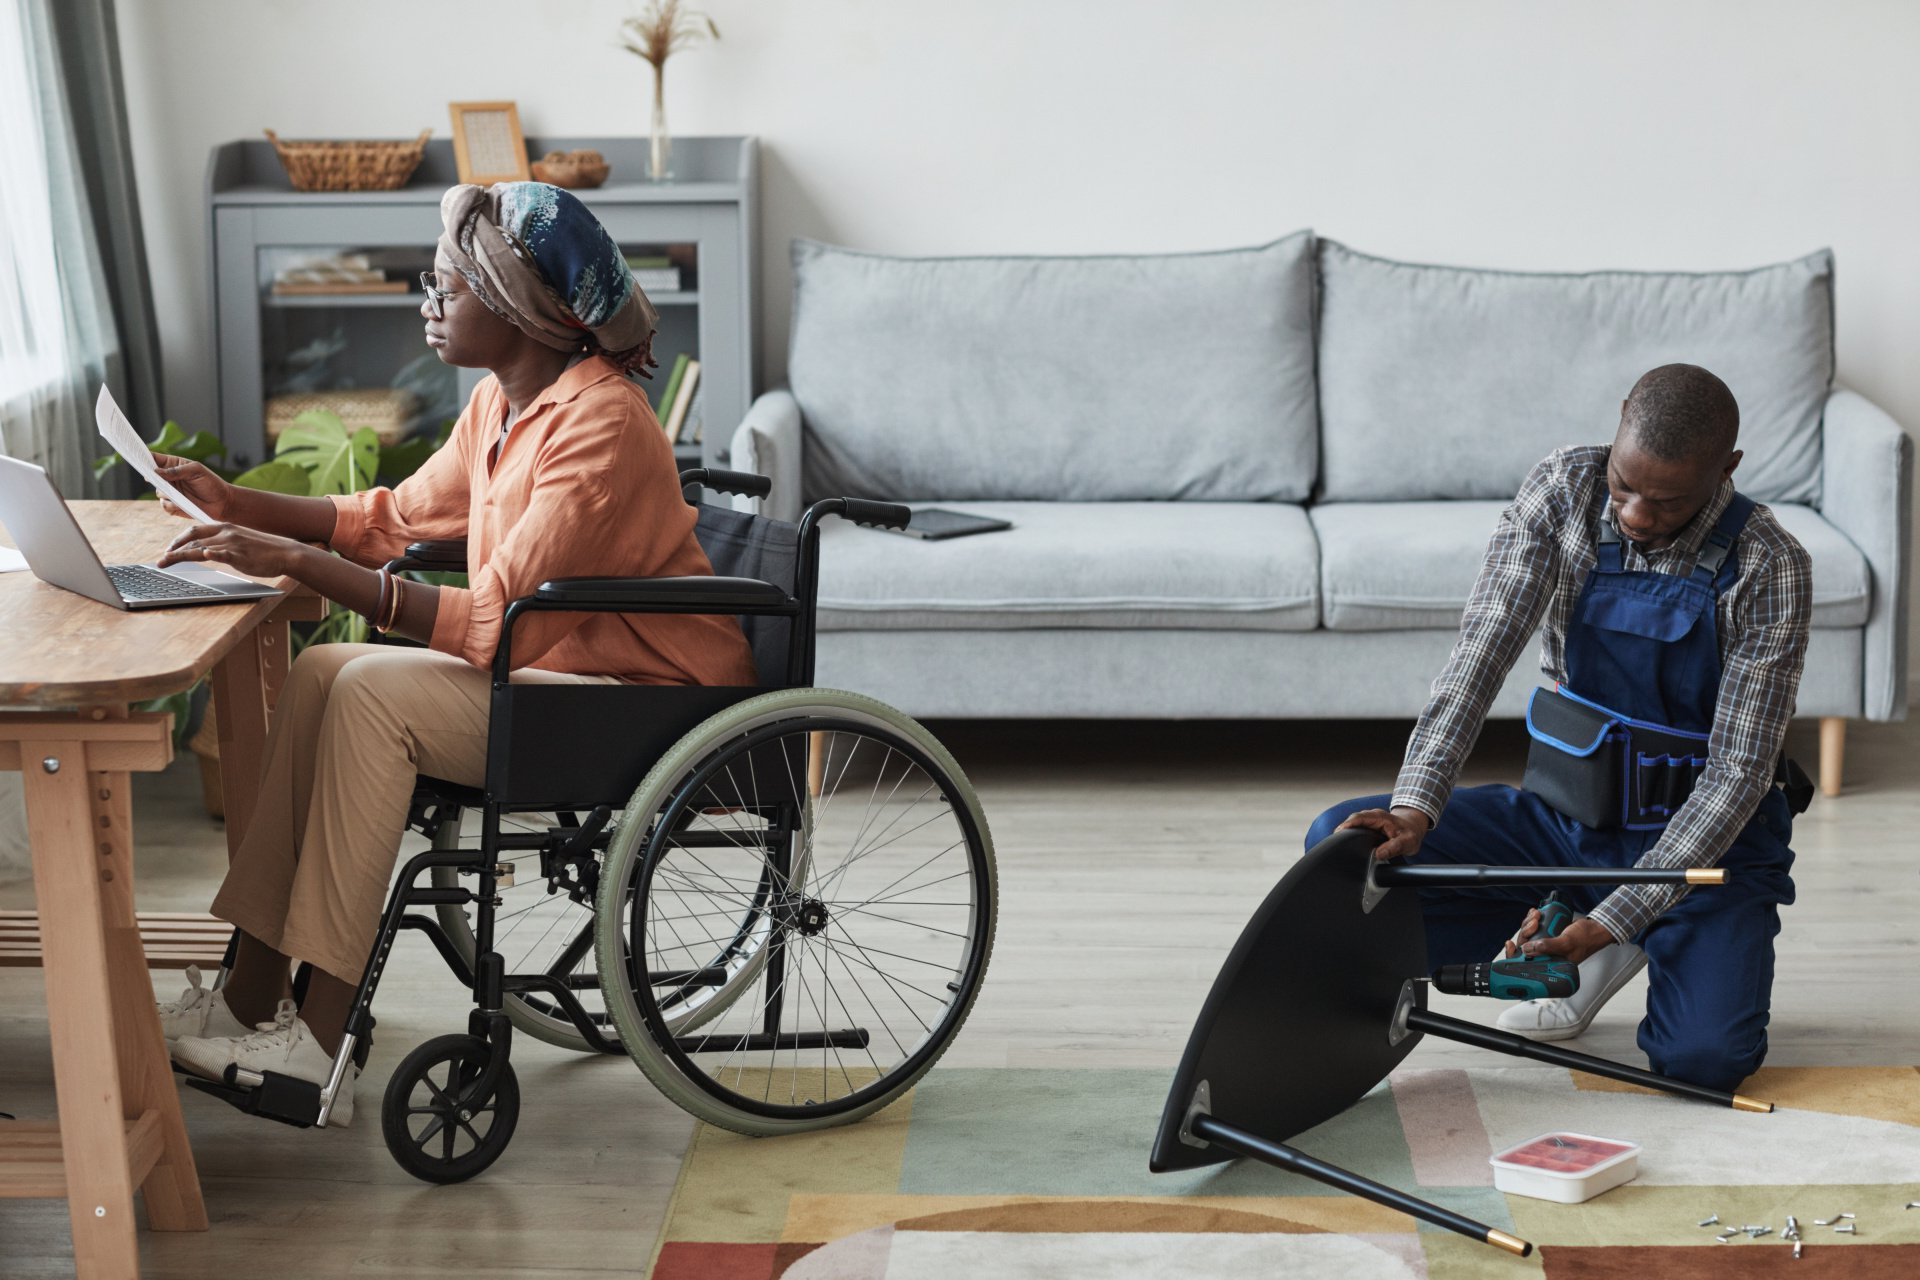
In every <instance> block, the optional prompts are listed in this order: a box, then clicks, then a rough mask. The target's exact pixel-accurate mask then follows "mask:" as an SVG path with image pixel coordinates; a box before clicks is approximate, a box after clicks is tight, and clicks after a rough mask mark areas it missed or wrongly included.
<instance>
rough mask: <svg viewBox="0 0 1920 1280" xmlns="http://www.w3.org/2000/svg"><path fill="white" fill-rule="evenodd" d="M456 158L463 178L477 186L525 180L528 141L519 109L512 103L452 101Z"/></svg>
mask: <svg viewBox="0 0 1920 1280" xmlns="http://www.w3.org/2000/svg"><path fill="white" fill-rule="evenodd" d="M447 114H449V115H451V116H452V117H453V161H454V165H455V166H456V167H457V169H458V170H459V174H460V181H462V182H471V183H474V184H475V185H477V186H482V187H484V186H489V185H491V184H492V183H495V182H526V181H527V180H528V179H530V178H531V177H532V176H533V175H532V172H531V171H530V170H529V169H528V167H527V142H526V139H525V138H522V137H521V136H520V108H519V107H518V106H516V105H515V104H513V103H511V102H449V103H448V104H447Z"/></svg>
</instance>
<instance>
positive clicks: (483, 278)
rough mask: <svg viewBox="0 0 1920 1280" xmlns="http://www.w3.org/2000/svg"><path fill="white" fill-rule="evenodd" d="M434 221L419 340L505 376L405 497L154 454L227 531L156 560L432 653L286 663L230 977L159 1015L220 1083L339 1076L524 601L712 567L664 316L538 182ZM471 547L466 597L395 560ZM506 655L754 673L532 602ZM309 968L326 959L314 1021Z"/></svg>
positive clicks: (685, 625)
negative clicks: (667, 421) (668, 421)
mask: <svg viewBox="0 0 1920 1280" xmlns="http://www.w3.org/2000/svg"><path fill="white" fill-rule="evenodd" d="M441 215H442V220H443V222H444V224H445V234H444V235H443V236H442V237H441V239H440V241H439V245H438V250H437V253H436V256H435V260H434V270H433V273H432V275H431V277H427V276H423V277H422V280H423V283H424V284H425V287H426V300H425V302H423V303H422V305H421V308H420V311H421V316H422V318H423V320H424V321H425V337H426V342H427V345H428V346H429V347H431V348H432V349H433V350H434V351H435V352H436V353H438V355H439V356H440V358H441V359H442V360H443V361H445V362H447V363H448V364H452V365H459V366H463V367H467V368H483V369H486V370H488V371H490V373H491V376H490V377H487V378H485V379H483V380H482V381H481V382H480V384H479V386H478V387H476V388H475V390H474V393H473V396H472V398H471V400H470V401H469V402H468V404H467V406H466V409H465V411H464V412H463V413H462V414H461V416H460V419H459V422H458V423H457V425H456V426H455V428H454V430H453V434H452V436H451V438H450V439H449V440H448V442H447V444H446V446H445V447H444V448H442V449H441V450H439V451H438V452H437V453H435V454H434V455H433V457H432V458H431V459H430V460H429V461H428V462H427V463H426V464H425V465H424V466H423V467H421V468H420V470H419V472H418V473H416V474H415V475H413V476H411V477H409V478H408V479H407V480H405V481H403V482H402V483H401V484H399V485H397V486H396V487H394V488H392V489H385V488H379V489H372V490H369V491H366V492H362V493H357V494H353V495H350V496H347V497H334V498H301V497H289V496H284V495H280V494H273V493H267V492H261V491H255V490H249V489H241V488H236V487H234V486H231V485H229V484H227V483H225V482H224V481H222V480H221V479H220V478H219V477H218V476H216V475H214V474H213V473H212V472H211V471H209V470H207V469H206V468H204V467H202V466H200V465H198V464H196V463H193V462H188V461H183V460H179V459H171V458H163V459H161V460H160V461H161V463H162V470H163V473H164V474H165V475H166V476H167V478H168V479H169V480H170V481H172V482H173V483H174V484H175V485H177V486H178V487H179V488H180V489H181V490H182V492H184V493H186V494H187V495H188V496H190V497H191V498H192V499H193V500H194V501H195V502H197V503H199V504H200V506H201V507H203V508H204V509H205V510H206V511H207V513H208V514H210V515H212V516H214V517H215V518H216V519H217V520H219V521H221V523H218V524H208V525H201V524H196V525H194V526H193V527H192V528H190V529H188V530H187V531H186V532H185V533H183V534H181V535H180V537H179V538H178V539H176V540H175V542H174V543H173V545H172V546H171V547H170V548H169V549H168V550H167V552H166V554H165V555H164V556H162V557H161V559H160V561H159V563H160V564H161V565H167V564H171V563H174V562H177V561H182V560H212V561H220V562H223V563H226V564H229V565H233V566H235V567H237V568H239V569H240V570H242V571H244V572H248V573H253V574H259V575H276V574H284V575H287V576H289V577H292V578H294V579H296V580H298V581H300V582H302V583H304V584H306V585H308V586H310V587H312V588H313V589H314V590H316V591H318V592H319V593H320V594H322V595H324V596H326V597H327V598H328V599H331V600H335V601H339V602H341V603H343V604H345V605H347V606H348V607H349V608H352V609H354V610H356V611H358V612H360V613H362V614H364V615H365V616H366V617H367V619H368V621H369V622H370V623H371V624H372V625H373V626H374V627H375V628H377V629H378V630H380V631H383V632H388V633H393V634H397V635H399V636H402V637H405V638H406V639H408V640H411V641H415V642H418V643H419V644H421V645H425V646H426V647H425V648H415V647H401V646H388V645H360V644H324V645H314V646H311V647H309V648H308V649H306V650H305V651H304V652H303V653H301V655H300V657H299V659H298V660H297V661H296V662H295V663H294V664H293V668H292V670H291V672H290V673H289V674H288V676H287V679H286V684H285V687H284V689H283V690H282V692H281V694H280V698H279V703H278V707H277V709H276V713H275V715H274V718H273V725H272V731H271V733H270V735H269V737H268V742H267V754H266V760H265V761H264V765H263V771H262V776H261V787H260V794H259V801H258V808H257V809H256V811H255V812H254V814H253V816H252V818H251V821H250V822H249V825H248V827H247V830H246V832H245V833H244V840H243V842H242V844H241V845H240V847H239V850H238V852H237V853H236V854H235V856H234V860H233V863H232V866H231V868H230V869H229V871H228V874H227V878H226V882H225V884H224V885H223V886H222V888H221V890H220V892H219V895H218V896H217V897H216V898H215V899H214V903H213V908H212V909H213V911H214V913H215V914H217V915H219V916H220V917H221V918H223V919H225V920H229V921H231V922H232V923H233V924H234V925H235V926H236V927H237V929H238V930H239V932H238V935H237V950H236V952H235V953H234V960H233V965H232V968H231V971H230V972H229V973H228V974H227V976H226V979H225V982H224V984H223V985H221V986H220V987H219V989H217V990H213V989H208V988H205V987H202V986H201V985H200V982H199V975H198V974H197V973H195V974H193V975H191V977H192V980H193V985H192V986H191V987H190V988H189V989H188V990H187V991H186V992H185V993H184V996H183V998H182V999H181V1000H179V1001H177V1002H171V1003H167V1004H163V1005H162V1006H161V1007H160V1014H161V1020H162V1023H163V1026H164V1030H165V1034H166V1036H167V1039H168V1041H169V1043H170V1044H171V1045H172V1046H173V1054H174V1058H175V1061H176V1062H178V1063H179V1064H180V1065H181V1066H183V1067H184V1068H186V1069H188V1070H190V1071H192V1072H195V1073H198V1074H199V1075H202V1076H205V1077H208V1078H212V1079H219V1078H222V1077H228V1078H231V1073H230V1072H228V1068H229V1067H237V1068H239V1069H240V1070H242V1071H249V1072H254V1073H261V1072H266V1071H272V1072H275V1073H278V1074H280V1075H283V1076H290V1077H293V1078H294V1079H297V1080H303V1081H308V1082H311V1083H314V1084H324V1083H326V1082H327V1080H328V1076H329V1074H330V1073H331V1072H332V1070H333V1064H334V1058H335V1056H336V1054H337V1051H338V1050H339V1048H340V1044H341V1040H342V1036H343V1033H344V1031H345V1027H346V1022H347V1017H348V1013H349V1011H350V1008H351V1006H352V1004H353V997H354V994H355V990H356V987H357V985H358V984H359V983H360V980H361V977H362V974H363V971H364V970H365V969H366V968H367V966H368V964H369V957H370V955H371V954H372V953H373V951H374V942H375V936H376V933H377V931H378V930H379V928H380V925H381V918H382V906H383V903H384V902H385V900H386V898H387V894H388V881H389V879H390V877H391V874H392V871H393V866H394V860H395V854H396V851H397V850H398V848H399V842H400V838H401V835H402V834H403V832H404V830H405V828H406V825H407V820H408V815H409V805H410V802H411V799H412V797H413V794H414V788H415V776H416V775H417V774H418V775H427V776H430V777H432V778H436V779H444V780H446V781H449V782H452V783H456V784H464V785H466V786H470V787H479V786H481V785H482V784H483V781H484V777H483V774H484V770H485V765H486V754H487V744H488V718H489V706H490V677H489V667H490V665H491V663H492V661H493V659H494V657H495V652H496V649H497V647H498V646H499V644H500V641H501V637H502V625H503V619H504V618H505V616H506V610H507V608H508V606H509V605H510V604H511V603H512V602H513V601H515V600H516V599H518V598H520V597H523V596H528V595H531V594H533V593H534V591H535V589H536V588H537V587H538V586H539V585H540V584H541V583H543V582H546V581H548V580H550V579H564V578H569V577H582V576H589V575H592V576H614V577H622V578H659V577H687V576H695V575H706V574H710V573H711V572H712V570H711V568H710V566H709V562H708V558H707V556H706V554H705V553H704V552H703V551H702V550H701V546H700V543H699V542H698V540H697V539H696V537H695V533H694V526H695V520H696V515H695V510H694V508H693V507H691V506H690V505H688V503H687V502H686V501H685V500H684V498H683V497H682V493H681V485H680V481H679V478H678V476H677V475H676V472H675V465H674V459H673V453H672V449H671V447H670V445H669V444H668V442H667V440H666V438H665V435H664V433H663V432H662V431H661V430H660V427H659V424H658V422H657V421H656V420H655V416H654V413H653V410H652V409H651V408H650V407H649V405H648V402H647V397H646V396H645V394H644V393H643V392H642V391H641V389H640V387H639V386H638V384H636V383H635V382H634V381H633V380H632V378H631V377H630V376H629V375H631V374H634V373H636V372H641V371H643V370H644V369H646V368H648V367H650V366H651V365H652V363H653V362H652V359H651V356H650V353H649V347H650V343H651V340H652V336H653V329H654V321H655V315H654V311H653V308H652V306H651V305H650V304H649V303H648V301H647V299H646V297H645V296H644V295H643V294H642V293H641V291H640V290H639V289H638V288H637V287H635V286H634V284H633V277H632V275H631V273H630V272H629V271H628V270H627V266H626V262H625V260H624V258H623V256H622V254H621V251H620V249H619V248H618V247H617V246H616V245H615V244H614V242H613V240H612V238H611V237H610V236H609V235H608V234H607V232H606V231H605V230H604V229H603V228H602V227H601V225H600V223H599V222H598V221H597V220H596V219H595V218H594V216H593V214H592V213H591V212H589V211H588V210H587V208H586V206H584V205H583V204H581V203H580V202H579V201H578V200H576V199H575V198H574V197H572V196H571V195H569V194H568V193H567V192H565V191H563V190H560V189H559V188H556V187H551V186H547V185H545V184H541V183H501V184H498V185H496V186H494V187H492V188H489V189H482V188H480V187H475V186H460V187H455V188H454V189H452V190H451V191H449V192H448V193H447V194H446V196H445V198H444V199H443V200H442V202H441ZM458 538H464V539H465V540H466V564H465V568H466V570H467V573H468V580H469V583H470V585H469V586H467V587H452V586H433V585H429V584H428V583H426V582H423V581H419V580H415V579H409V578H405V577H402V576H401V575H399V574H397V573H394V572H390V571H389V570H388V569H387V568H383V567H381V566H383V565H386V564H387V563H388V562H389V561H392V560H394V559H396V558H397V557H401V556H402V555H403V553H404V552H405V549H406V548H407V547H408V546H409V544H411V543H414V542H417V541H421V540H432V539H458ZM316 544H319V545H316ZM336 553H337V554H336ZM511 657H512V660H513V663H514V666H515V670H514V671H513V673H512V680H513V681H514V682H515V683H526V684H543V685H568V684H573V685H582V684H639V685H680V686H688V685H721V686H751V685H753V684H754V683H755V674H754V666H753V660H752V655H751V653H750V651H749V648H748V644H747V641H746V638H745V636H744V634H743V633H742V630H741V627H740V625H739V623H738V622H737V620H735V619H734V618H730V617H727V616H723V615H717V614H696V613H644V614H630V613H613V612H591V613H564V612H538V613H534V614H531V615H530V616H528V617H527V618H526V619H525V620H524V621H523V622H521V623H520V625H519V626H518V627H517V629H516V630H515V632H514V634H513V636H512V650H511ZM241 763H242V762H238V761H235V762H230V763H229V766H228V767H230V768H232V767H237V766H239V765H240V764H241ZM294 960H299V961H303V962H306V963H307V964H309V965H311V966H312V972H311V978H310V981H309V982H307V983H306V984H305V987H306V990H305V993H304V1000H303V1001H302V1002H301V1003H300V1004H299V1005H298V1006H297V1007H296V1005H295V1003H294V1001H293V998H292V989H291V986H290V982H289V970H290V964H291V962H292V961H294ZM256 1026H257V1027H258V1028H259V1029H258V1030H255V1029H254V1028H255V1027H256ZM356 1074H357V1070H356V1069H354V1068H352V1067H349V1069H348V1070H347V1071H346V1072H345V1074H344V1078H343V1079H341V1080H340V1082H339V1083H338V1084H336V1085H335V1087H334V1090H333V1093H332V1100H331V1114H330V1117H329V1118H328V1120H327V1121H326V1122H327V1123H330V1124H344V1123H346V1122H347V1121H348V1120H349V1119H350V1117H351V1115H352V1107H353V1080H354V1077H355V1075H356Z"/></svg>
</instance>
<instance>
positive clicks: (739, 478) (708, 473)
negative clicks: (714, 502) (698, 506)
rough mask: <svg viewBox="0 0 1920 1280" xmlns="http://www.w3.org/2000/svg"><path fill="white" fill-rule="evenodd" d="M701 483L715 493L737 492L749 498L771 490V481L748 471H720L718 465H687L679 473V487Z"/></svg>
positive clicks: (762, 496) (764, 494)
mask: <svg viewBox="0 0 1920 1280" xmlns="http://www.w3.org/2000/svg"><path fill="white" fill-rule="evenodd" d="M690 484H697V485H701V486H703V487H704V488H708V489H712V490H713V491H715V492H716V493H737V494H741V495H744V496H745V497H749V498H764V497H766V496H767V495H768V494H770V493H772V492H773V481H771V480H769V479H767V477H765V476H757V475H754V474H753V473H752V472H750V471H722V470H720V469H719V468H718V467H689V468H688V469H687V470H685V471H682V472H681V473H680V487H681V488H682V489H684V488H686V487H687V486H688V485H690Z"/></svg>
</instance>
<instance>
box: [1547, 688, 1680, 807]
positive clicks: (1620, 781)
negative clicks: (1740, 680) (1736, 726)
mask: <svg viewBox="0 0 1920 1280" xmlns="http://www.w3.org/2000/svg"><path fill="white" fill-rule="evenodd" d="M1527 735H1528V737H1530V738H1531V739H1532V742H1530V743H1529V744H1528V748H1527V772H1526V776H1525V778H1524V779H1523V781H1522V783H1521V785H1522V786H1524V787H1525V788H1526V789H1527V790H1528V791H1531V792H1533V793H1534V794H1535V795H1537V796H1539V797H1540V798H1541V799H1542V800H1545V801H1546V802H1547V803H1548V804H1549V805H1551V806H1552V807H1553V808H1554V809H1555V810H1557V811H1558V812H1560V813H1563V814H1565V815H1566V816H1567V817H1569V818H1572V819H1573V820H1574V821H1575V822H1578V823H1580V824H1581V825H1582V826H1586V827H1591V828H1594V829H1595V830H1607V829H1610V828H1616V827H1624V828H1626V829H1628V830H1632V831H1657V830H1659V829H1660V828H1662V827H1664V826H1666V825H1667V823H1668V822H1669V821H1670V820H1671V819H1672V817H1673V813H1674V811H1675V810H1676V809H1678V808H1679V807H1680V805H1681V803H1682V802H1683V801H1685V800H1686V798H1687V797H1688V796H1689V795H1690V794H1692V792H1693V787H1694V784H1695V783H1696V782H1698V781H1699V780H1700V775H1701V774H1702V773H1703V772H1705V770H1706V767H1707V735H1706V734H1704V733H1688V732H1685V731H1683V730H1679V729H1671V728H1667V727H1665V726H1663V725H1653V724H1647V723H1645V722H1643V721H1638V720H1629V719H1628V718H1627V717H1625V716H1622V715H1618V714H1616V713H1615V712H1612V711H1609V710H1607V708H1605V707H1602V706H1597V705H1595V704H1594V703H1591V702H1586V701H1583V700H1582V699H1579V698H1576V697H1573V696H1571V695H1570V694H1567V693H1565V692H1563V691H1561V690H1559V689H1535V690H1534V691H1533V697H1532V699H1531V700H1530V701H1529V702H1528V703H1527Z"/></svg>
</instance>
